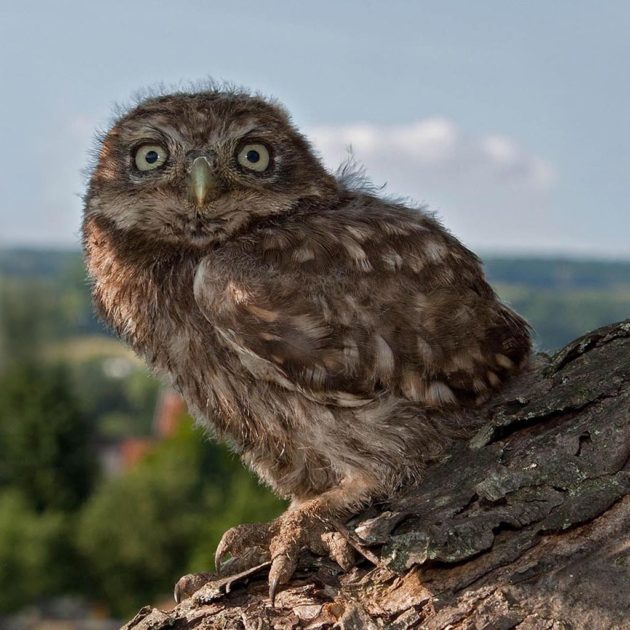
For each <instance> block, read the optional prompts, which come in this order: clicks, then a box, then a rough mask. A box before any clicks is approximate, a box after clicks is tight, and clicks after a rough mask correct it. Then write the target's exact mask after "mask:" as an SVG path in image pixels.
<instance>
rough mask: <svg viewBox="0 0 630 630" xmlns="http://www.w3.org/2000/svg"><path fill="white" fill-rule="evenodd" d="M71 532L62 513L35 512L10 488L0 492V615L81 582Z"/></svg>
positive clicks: (68, 519)
mask: <svg viewBox="0 0 630 630" xmlns="http://www.w3.org/2000/svg"><path fill="white" fill-rule="evenodd" d="M73 529H74V525H73V517H72V516H71V515H69V514H67V513H64V512H59V511H54V512H53V511H48V512H44V513H39V512H37V511H36V510H34V509H33V507H32V505H31V501H30V500H29V499H28V498H27V497H25V496H24V495H23V494H21V493H20V492H19V491H18V490H15V489H13V490H8V491H5V492H2V493H0V612H3V613H6V612H11V611H14V610H19V609H20V608H21V607H23V606H25V605H27V604H30V603H32V602H33V601H35V600H37V599H40V598H42V597H45V596H51V595H56V594H63V593H68V592H70V593H72V592H75V591H76V590H77V585H78V584H81V579H80V569H79V559H78V557H77V554H76V551H75V549H74V548H73V545H72V539H73V536H72V531H73Z"/></svg>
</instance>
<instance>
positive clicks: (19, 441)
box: [0, 361, 97, 512]
mask: <svg viewBox="0 0 630 630" xmlns="http://www.w3.org/2000/svg"><path fill="white" fill-rule="evenodd" d="M96 474H97V465H96V459H95V456H94V451H93V444H92V431H91V428H90V425H89V423H88V422H87V420H86V418H85V417H84V416H83V415H82V414H81V412H80V411H79V407H78V405H77V401H76V398H75V396H74V395H73V392H72V389H71V386H70V383H69V380H68V375H67V371H66V368H65V367H64V366H62V365H56V366H44V365H39V364H36V363H34V362H32V361H26V362H21V363H18V364H15V365H12V366H11V367H9V368H7V369H6V370H5V371H4V372H3V373H2V374H0V487H1V486H3V485H4V486H11V487H13V488H16V489H18V490H19V491H20V492H21V493H22V494H23V496H24V497H26V498H27V500H28V501H29V502H30V504H31V506H32V507H33V508H34V509H35V510H37V511H40V512H41V511H44V510H47V509H52V510H65V511H72V510H75V509H77V508H78V507H79V506H80V505H81V504H82V503H83V501H84V500H85V499H86V498H87V496H88V495H89V494H90V492H91V490H92V486H93V484H94V480H95V477H96Z"/></svg>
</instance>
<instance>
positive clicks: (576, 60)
mask: <svg viewBox="0 0 630 630" xmlns="http://www.w3.org/2000/svg"><path fill="white" fill-rule="evenodd" d="M629 34H630V2H627V1H625V0H619V1H616V0H600V1H596V0H591V1H584V0H554V1H553V2H550V1H549V0H529V1H528V2H517V1H516V0H479V1H475V2H470V1H469V0H459V1H455V0H432V1H422V0H417V1H412V0H388V1H387V2H385V1H384V0H383V1H379V2H377V1H375V0H336V1H335V0H320V1H318V2H314V1H311V2H308V3H307V2H301V1H298V0H292V1H290V0H282V1H275V0H266V1H264V2H253V1H249V2H245V1H240V0H231V1H229V2H228V1H225V2H213V1H210V0H205V1H204V0H182V1H180V2H173V1H172V0H169V1H164V0H152V1H151V2H147V1H145V0H135V1H134V2H123V1H121V0H110V1H108V2H106V3H95V2H93V3H90V2H85V1H84V0H82V1H79V0H56V1H55V2H44V1H40V2H34V1H28V0H25V1H20V2H17V0H13V1H8V0H0V77H1V79H2V86H3V90H2V98H0V113H1V114H2V115H1V116H0V121H1V122H0V138H1V146H2V151H0V190H1V193H2V201H1V202H0V245H5V246H8V245H36V246H54V247H66V246H68V247H78V246H79V237H78V234H79V222H80V217H81V205H82V203H81V195H82V193H83V191H84V188H85V183H86V176H85V168H86V166H87V165H88V164H89V153H90V148H91V147H92V146H93V144H94V136H95V133H96V131H97V130H98V129H106V128H107V125H108V124H109V123H110V121H111V119H112V115H113V112H114V111H115V106H116V105H119V104H123V105H124V104H125V103H129V102H130V101H131V99H132V97H133V95H134V93H137V92H138V91H139V90H142V89H144V88H147V87H151V86H155V85H157V84H166V85H173V86H185V85H188V84H189V83H190V82H194V81H200V80H203V79H206V78H208V77H213V78H215V79H219V80H226V81H229V82H232V83H236V84H239V85H242V86H245V87H248V88H251V89H252V90H257V91H261V92H263V93H264V94H268V95H272V96H274V97H276V98H278V99H279V100H280V101H282V102H283V103H284V104H285V105H286V106H287V108H288V109H289V110H290V111H291V113H292V115H293V119H294V121H295V123H296V124H297V125H298V126H299V127H300V128H301V129H302V130H303V131H304V132H305V133H306V134H307V136H308V137H309V138H310V139H311V141H312V142H313V144H314V146H315V148H316V149H317V150H318V151H319V153H320V155H321V157H322V159H323V160H324V162H325V163H326V165H327V166H329V167H330V168H331V169H335V168H336V167H337V166H338V164H339V163H340V162H341V161H343V160H344V159H346V158H347V157H348V151H349V148H351V151H352V155H353V156H354V159H356V160H357V161H359V162H360V163H362V164H363V165H364V166H365V168H366V170H367V173H368V175H369V177H370V178H371V180H372V181H373V182H374V183H375V184H377V185H379V186H380V185H383V184H385V189H384V190H385V192H386V193H389V194H392V195H402V196H405V197H408V198H410V199H411V200H413V202H414V203H422V204H426V205H427V206H428V207H429V208H430V209H431V210H433V211H435V212H436V213H437V214H438V216H439V217H440V218H441V220H442V221H443V223H444V224H445V225H446V226H447V227H448V228H449V229H450V230H451V231H452V232H453V233H454V234H455V235H456V236H458V237H459V238H460V240H462V241H463V242H464V243H465V244H466V245H468V246H469V247H472V248H473V249H475V250H477V251H479V252H481V253H485V254H492V253H498V254H544V255H566V256H580V257H590V258H592V257H595V258H625V259H630V79H629V77H630V35H629Z"/></svg>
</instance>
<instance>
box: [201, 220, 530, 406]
mask: <svg viewBox="0 0 630 630" xmlns="http://www.w3.org/2000/svg"><path fill="white" fill-rule="evenodd" d="M327 218H328V219H329V222H328V223H327V222H326V220H325V219H327ZM369 219H370V215H369V212H368V213H363V214H362V216H361V218H360V219H359V218H358V217H357V218H353V217H352V216H350V217H340V216H330V217H326V215H324V216H318V217H315V218H313V219H312V220H311V221H310V223H309V222H308V221H307V222H303V223H298V222H297V221H296V222H295V223H294V224H288V225H287V224H283V225H279V226H276V227H273V226H272V227H269V228H266V229H263V230H260V231H259V232H257V233H256V234H253V235H250V236H248V237H247V238H244V239H240V240H239V241H238V242H234V243H230V244H228V245H226V246H223V247H222V248H219V249H217V250H215V251H214V252H213V253H211V254H209V255H208V256H206V257H205V258H204V259H203V260H202V261H201V263H200V265H199V267H198V269H197V272H196V276H195V283H194V293H195V299H196V302H197V304H198V306H199V307H200V309H201V311H202V312H203V313H204V315H205V316H206V318H207V319H208V320H209V321H210V322H211V323H212V325H213V326H214V327H215V329H216V332H217V334H218V335H219V336H220V337H221V339H222V340H223V341H224V342H225V343H227V344H228V345H229V346H230V347H231V348H232V349H233V350H234V351H235V352H237V353H238V354H239V356H240V358H241V361H242V363H243V365H245V367H247V369H248V370H249V371H250V372H251V373H252V374H253V375H254V376H255V377H256V378H259V379H260V378H262V379H266V380H269V381H273V382H275V383H278V384H280V385H281V386H283V387H285V388H289V389H299V390H301V391H302V392H307V393H309V394H310V395H312V396H315V397H316V398H318V399H320V400H325V401H326V402H328V403H334V404H341V405H353V404H362V401H365V400H369V399H371V398H373V397H374V396H377V395H379V394H381V393H383V392H387V391H389V392H394V393H396V394H397V395H400V396H403V397H405V398H408V399H410V400H415V401H420V402H424V403H426V404H432V405H441V404H448V403H453V402H458V401H459V402H461V401H462V400H463V399H465V398H469V397H473V398H474V397H476V396H477V395H479V394H481V393H482V392H484V391H485V390H488V389H490V388H492V387H496V386H497V385H499V384H500V383H501V381H502V379H503V378H504V377H505V376H507V374H508V373H509V372H510V371H511V370H512V369H514V368H515V367H516V366H517V365H518V364H519V363H520V362H521V361H522V360H523V359H524V357H526V356H527V354H528V353H529V349H530V342H529V333H528V327H527V324H526V323H525V322H524V321H523V320H522V319H521V318H520V317H518V316H517V315H516V314H515V313H513V312H512V311H511V310H510V309H508V308H507V307H506V306H504V305H503V304H501V303H500V302H499V301H498V300H497V298H496V296H495V294H494V292H493V291H492V289H491V288H490V287H489V285H488V284H487V283H486V282H485V280H484V278H483V274H482V271H481V268H480V265H479V261H478V259H477V258H476V257H475V256H474V254H472V253H471V252H469V251H468V250H467V249H466V248H464V247H463V246H462V245H461V244H460V243H459V242H458V241H457V240H455V239H454V238H453V237H452V236H450V235H449V234H448V233H446V232H445V231H444V230H443V229H442V228H441V227H440V226H439V225H438V224H437V223H436V222H434V221H433V220H431V219H430V218H429V217H424V218H422V220H420V219H418V218H417V217H413V216H409V215H408V214H405V213H402V214H401V213H400V212H398V213H393V214H392V216H389V215H388V214H385V215H384V214H383V211H382V209H381V211H380V212H379V213H378V214H377V216H376V217H374V220H373V221H370V220H369Z"/></svg>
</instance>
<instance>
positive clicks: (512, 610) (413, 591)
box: [125, 320, 630, 630]
mask: <svg viewBox="0 0 630 630" xmlns="http://www.w3.org/2000/svg"><path fill="white" fill-rule="evenodd" d="M537 363H538V364H537V365H536V367H535V368H534V369H532V370H531V371H529V372H528V373H525V374H522V375H520V376H519V377H517V378H516V379H514V381H513V382H512V383H511V384H510V385H509V386H508V387H507V388H506V389H504V390H503V391H502V392H501V393H500V394H499V395H498V396H497V397H495V398H493V399H492V401H490V402H489V403H488V404H487V405H486V407H485V408H484V409H482V410H481V411H480V413H481V414H483V417H484V418H487V422H486V423H485V424H484V425H483V426H482V428H481V429H480V430H479V432H478V433H477V434H476V435H475V436H474V437H473V438H472V439H471V440H470V441H469V442H468V443H462V444H459V445H458V446H457V447H456V448H455V449H453V451H452V452H451V453H450V456H449V458H448V459H447V460H446V461H444V462H443V463H442V464H440V465H438V466H436V467H435V468H434V469H432V470H431V471H430V473H429V474H428V476H427V479H426V481H425V482H424V483H423V484H422V485H421V486H419V487H417V488H414V489H412V490H409V491H408V492H407V493H406V494H404V495H401V496H399V497H396V498H394V499H392V500H391V501H390V502H389V503H388V504H387V505H382V506H374V507H372V508H370V510H368V511H367V512H365V513H364V514H362V515H360V516H359V517H356V518H354V519H352V520H351V521H350V522H349V523H348V525H347V527H348V531H349V532H350V535H352V536H353V538H354V539H355V540H356V541H357V542H358V543H359V544H360V545H362V546H365V547H369V548H370V550H371V551H372V552H373V553H375V554H376V555H377V557H378V558H379V564H378V566H376V567H375V566H373V565H372V564H371V563H369V562H368V561H367V560H366V561H365V562H363V563H362V564H361V565H359V566H358V567H357V568H355V569H354V570H353V571H351V572H350V573H347V574H343V573H342V572H341V571H340V569H339V568H338V567H337V566H336V565H335V564H334V563H332V562H330V561H328V560H326V559H321V558H314V557H312V556H310V555H308V554H306V553H305V554H304V556H303V558H302V559H301V564H300V567H299V570H298V572H297V573H296V575H295V577H294V579H293V581H292V582H291V584H289V585H288V586H287V588H285V589H284V590H283V591H282V592H281V593H279V594H278V596H277V599H276V607H275V608H271V606H270V604H269V600H268V598H267V585H266V570H267V566H268V565H261V567H259V568H257V569H256V570H254V571H250V572H246V574H243V575H241V576H235V577H234V578H232V579H230V580H225V579H224V580H214V581H211V582H209V583H208V584H206V585H204V586H203V587H201V588H200V589H199V590H198V591H197V592H196V593H195V594H194V595H193V596H192V597H191V598H190V599H187V600H186V601H184V602H183V603H182V604H180V605H179V606H177V607H176V608H174V609H173V610H172V611H170V612H162V611H158V610H156V609H151V608H149V607H146V608H143V609H142V610H141V611H140V612H139V613H138V615H136V617H135V618H134V619H133V620H132V621H130V622H129V623H128V624H127V626H125V628H128V629H129V630H131V629H132V628H133V629H134V630H149V629H151V630H158V629H161V628H178V629H184V628H185V629H188V628H202V627H203V628H244V629H249V628H302V627H308V628H313V629H315V628H344V629H351V628H357V629H359V628H366V629H371V628H385V627H386V628H392V629H399V630H403V629H406V628H427V629H433V628H434V629H439V628H447V627H448V628H453V629H456V628H462V629H463V628H506V629H507V628H520V629H523V630H524V629H527V628H530V629H537V628H550V629H551V628H553V629H560V628H573V627H580V628H591V629H598V628H602V629H604V628H606V629H608V628H621V627H623V626H624V624H625V623H628V618H630V610H629V605H628V584H629V583H630V557H629V554H628V545H629V543H630V525H629V523H630V498H629V497H628V496H627V495H628V491H629V489H630V470H629V468H630V465H629V461H630V460H629V458H630V320H627V321H625V322H622V323H620V324H616V325H612V326H607V327H604V328H601V329H599V330H596V331H594V332H591V333H589V334H587V335H585V336H584V337H582V338H580V339H578V340H576V341H574V342H573V343H571V344H569V345H568V346H567V347H566V348H564V349H563V350H561V351H560V352H558V353H557V354H556V355H555V356H554V357H552V358H548V357H544V356H542V355H540V356H539V357H538V359H537Z"/></svg>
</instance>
